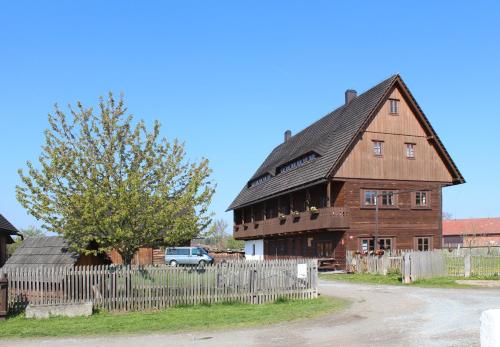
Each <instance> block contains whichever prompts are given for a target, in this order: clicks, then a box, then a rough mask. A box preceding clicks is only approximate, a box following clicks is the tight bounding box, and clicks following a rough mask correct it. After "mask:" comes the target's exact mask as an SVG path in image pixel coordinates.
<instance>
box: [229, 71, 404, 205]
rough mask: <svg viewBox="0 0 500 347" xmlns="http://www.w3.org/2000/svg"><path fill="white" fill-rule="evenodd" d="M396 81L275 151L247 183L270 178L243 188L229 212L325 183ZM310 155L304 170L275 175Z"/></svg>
mask: <svg viewBox="0 0 500 347" xmlns="http://www.w3.org/2000/svg"><path fill="white" fill-rule="evenodd" d="M397 77H398V75H393V76H391V77H390V78H388V79H386V80H385V81H383V82H381V83H379V84H377V85H376V86H375V87H373V88H371V89H369V90H367V91H366V92H364V93H363V94H360V95H359V96H358V97H356V98H354V99H353V100H352V101H351V102H350V103H349V104H347V105H343V106H341V107H339V108H338V109H336V110H335V111H333V112H331V113H329V114H327V115H326V116H324V117H323V118H321V119H320V120H318V121H317V122H315V123H313V124H312V125H310V126H308V127H307V128H305V129H304V130H302V131H301V132H299V133H298V134H296V135H294V136H292V137H291V138H290V139H289V140H288V141H287V142H284V143H282V144H280V145H279V146H278V147H276V148H275V149H274V150H273V151H272V152H271V154H270V155H269V156H268V157H267V158H266V160H265V161H264V163H262V165H261V166H260V167H259V169H258V170H257V171H256V172H255V174H254V175H253V176H252V178H251V179H250V180H253V179H255V178H257V177H260V176H262V175H264V174H266V173H270V174H271V175H272V176H273V177H272V178H271V179H269V180H267V181H266V182H264V183H261V184H259V185H257V186H254V187H248V185H245V187H243V189H242V190H241V192H240V193H239V195H238V196H237V197H236V199H235V200H234V201H233V202H232V203H231V205H230V206H229V208H228V210H232V209H235V208H238V207H242V206H245V205H248V204H250V203H252V202H256V201H257V200H260V199H262V198H265V197H268V196H271V195H274V194H277V193H280V192H282V191H286V190H289V189H293V188H294V187H298V186H302V185H305V184H308V183H311V182H315V181H319V180H322V179H325V178H326V177H327V176H328V173H329V172H330V170H331V168H332V167H333V165H334V164H335V163H336V162H337V161H338V160H339V158H340V156H341V155H342V153H343V152H344V151H345V150H346V148H347V146H348V145H349V143H350V142H351V140H352V139H353V138H354V136H355V135H356V134H357V133H358V131H359V129H360V128H361V126H362V125H363V123H364V122H365V121H366V119H367V118H368V117H369V116H370V115H371V114H372V112H373V111H374V109H375V108H376V106H377V105H378V104H379V102H380V100H381V99H382V98H383V97H384V95H385V93H386V92H387V90H388V89H389V88H390V87H391V86H392V83H393V82H394V80H395V79H396V78H397ZM309 152H315V153H317V154H319V157H318V158H316V159H315V160H314V161H312V162H310V163H307V164H305V165H304V166H301V167H299V168H296V169H294V170H291V171H288V172H286V173H281V174H278V175H276V169H277V168H278V167H279V166H281V165H283V164H285V163H288V162H290V161H292V160H294V159H296V158H298V157H300V156H301V155H304V154H306V153H309Z"/></svg>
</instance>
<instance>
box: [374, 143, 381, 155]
mask: <svg viewBox="0 0 500 347" xmlns="http://www.w3.org/2000/svg"><path fill="white" fill-rule="evenodd" d="M373 154H374V155H375V156H376V157H381V156H382V141H379V140H374V141H373Z"/></svg>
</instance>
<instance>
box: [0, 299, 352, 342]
mask: <svg viewBox="0 0 500 347" xmlns="http://www.w3.org/2000/svg"><path fill="white" fill-rule="evenodd" d="M346 306H347V302H346V301H344V300H341V299H336V298H329V297H321V298H318V299H311V300H293V301H288V300H279V301H278V302H276V303H269V304H264V305H250V304H240V303H227V304H215V305H199V306H189V307H174V308H170V309H166V310H163V311H155V312H131V313H121V314H113V313H107V312H100V313H96V314H94V315H92V316H91V317H77V318H62V317H52V318H49V319H42V320H35V319H26V318H25V317H23V316H22V315H20V316H17V317H12V318H9V319H7V320H6V321H4V322H0V338H32V337H49V336H51V337H63V336H83V335H113V334H115V335H116V334H136V333H146V332H181V331H192V330H206V329H222V328H238V327H252V326H258V325H268V324H274V323H279V322H285V321H291V320H296V319H303V318H312V317H315V316H319V315H322V314H326V313H332V312H335V311H337V310H340V309H342V308H344V307H346Z"/></svg>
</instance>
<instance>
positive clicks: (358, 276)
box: [320, 273, 498, 289]
mask: <svg viewBox="0 0 500 347" xmlns="http://www.w3.org/2000/svg"><path fill="white" fill-rule="evenodd" d="M320 278H321V279H324V280H332V281H344V282H354V283H371V284H390V285H397V286H401V285H407V286H416V287H426V288H476V289H478V288H484V287H478V286H474V285H469V284H460V283H456V281H457V280H478V279H479V280H481V279H484V280H492V279H493V280H498V277H468V278H465V277H437V278H431V279H427V280H420V281H415V282H412V283H411V284H403V283H402V281H401V275H400V274H388V275H387V276H383V275H372V274H367V273H355V274H320Z"/></svg>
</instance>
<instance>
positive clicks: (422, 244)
mask: <svg viewBox="0 0 500 347" xmlns="http://www.w3.org/2000/svg"><path fill="white" fill-rule="evenodd" d="M416 248H417V251H429V250H430V249H431V238H430V237H417V240H416Z"/></svg>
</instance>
